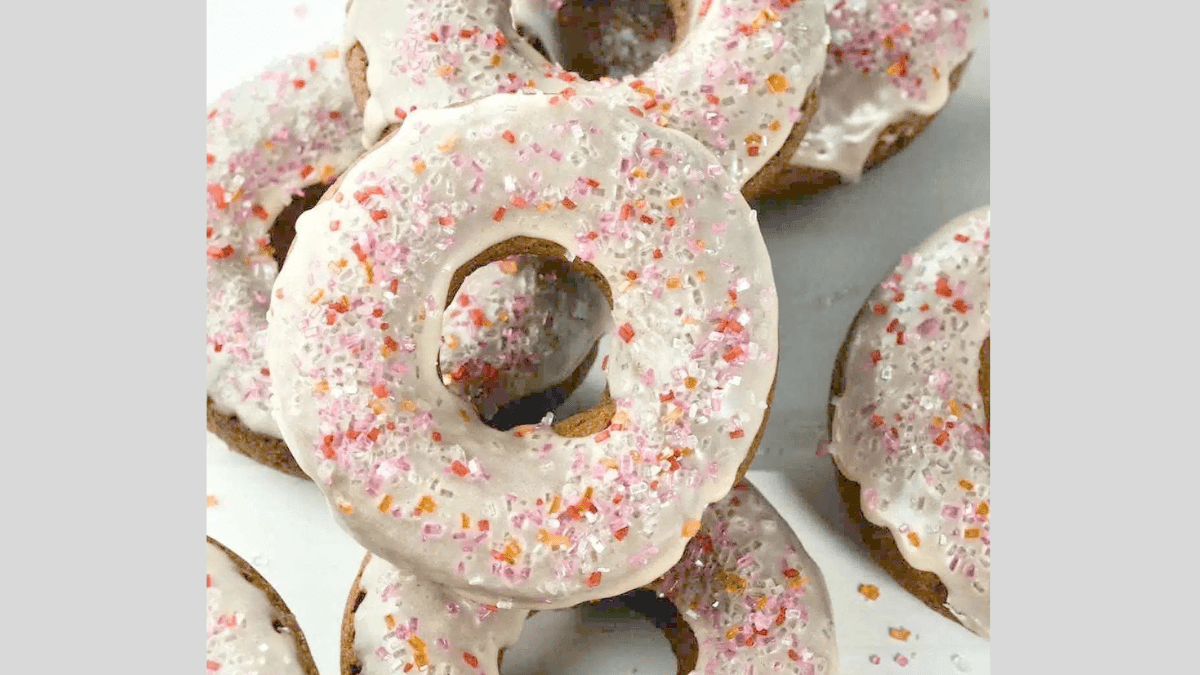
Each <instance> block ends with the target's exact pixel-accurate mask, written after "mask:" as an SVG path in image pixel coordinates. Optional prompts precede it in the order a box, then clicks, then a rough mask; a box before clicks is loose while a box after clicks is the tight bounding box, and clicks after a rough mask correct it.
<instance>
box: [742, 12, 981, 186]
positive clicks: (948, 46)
mask: <svg viewBox="0 0 1200 675" xmlns="http://www.w3.org/2000/svg"><path fill="white" fill-rule="evenodd" d="M826 4H827V5H828V8H829V9H828V13H827V18H828V22H829V27H830V29H831V30H832V32H833V35H832V42H831V43H830V45H829V58H828V59H827V60H826V62H825V73H824V74H823V75H822V76H821V84H820V87H819V88H818V89H817V94H818V96H819V98H820V101H821V105H820V108H819V109H818V110H817V112H816V114H815V115H814V116H813V119H812V122H811V123H810V124H809V126H808V130H807V132H806V133H805V135H804V138H803V140H801V141H800V144H799V147H798V148H796V150H795V151H794V152H793V153H792V155H791V159H790V160H789V161H788V163H787V166H786V168H785V169H784V170H783V171H782V172H781V173H780V174H779V175H778V177H777V178H776V179H775V180H774V181H773V183H772V185H771V186H770V187H769V188H765V191H772V192H792V193H795V194H812V193H815V192H817V191H820V190H822V189H826V188H829V187H832V186H835V185H839V184H842V183H853V182H857V181H858V180H859V179H860V178H861V176H862V173H863V172H864V171H866V170H868V169H871V168H873V167H875V166H878V165H879V164H880V163H882V162H883V161H884V160H886V159H888V158H890V157H892V156H893V155H895V154H896V153H898V152H899V151H900V150H902V149H904V148H905V147H906V146H907V145H908V144H909V143H910V142H911V141H912V140H913V139H914V138H916V137H917V135H919V134H920V133H921V132H922V131H924V129H925V127H926V126H927V125H928V124H929V123H930V122H931V121H932V120H933V118H934V117H936V116H937V114H938V112H940V111H941V110H942V108H944V107H945V105H946V103H947V102H948V101H949V99H950V95H951V93H953V92H954V90H955V89H956V88H957V87H958V83H959V81H960V80H961V79H962V75H963V72H964V70H965V69H966V66H967V63H968V62H969V60H970V58H971V55H972V54H973V53H974V50H975V47H976V45H978V44H979V42H980V40H981V39H982V38H983V35H984V31H985V30H986V26H987V23H986V22H987V18H988V9H987V3H986V2H985V1H984V0H826Z"/></svg>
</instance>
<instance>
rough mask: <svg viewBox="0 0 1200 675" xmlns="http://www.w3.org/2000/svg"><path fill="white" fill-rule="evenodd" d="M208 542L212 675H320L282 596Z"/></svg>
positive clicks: (237, 559)
mask: <svg viewBox="0 0 1200 675" xmlns="http://www.w3.org/2000/svg"><path fill="white" fill-rule="evenodd" d="M206 539H207V541H208V550H207V564H206V570H207V577H208V579H207V585H208V588H207V591H206V600H205V605H206V608H207V617H208V618H207V627H208V639H207V647H206V649H205V651H206V655H207V661H208V664H207V666H208V669H207V672H208V673H209V675H318V674H317V666H316V665H315V664H314V663H313V659H312V654H310V653H309V651H308V642H307V641H306V640H305V639H304V633H303V632H301V630H300V626H299V624H297V623H296V617H295V616H294V615H293V614H292V612H291V610H289V609H288V607H287V604H285V603H284V602H283V598H280V597H279V593H277V592H276V591H275V589H274V588H273V587H272V586H271V584H269V583H267V580H266V579H264V578H263V577H262V575H261V574H259V573H258V571H257V570H255V569H254V568H253V567H252V566H251V565H250V563H248V562H246V561H245V560H243V559H242V558H241V557H240V556H238V555H237V554H236V553H234V552H233V551H230V550H229V549H227V548H225V546H223V545H222V544H221V543H220V542H218V541H217V540H215V539H213V538H212V537H206Z"/></svg>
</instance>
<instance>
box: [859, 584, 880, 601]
mask: <svg viewBox="0 0 1200 675" xmlns="http://www.w3.org/2000/svg"><path fill="white" fill-rule="evenodd" d="M858 592H859V593H860V594H862V596H863V597H864V598H866V599H868V600H878V599H879V587H878V586H875V585H873V584H859V585H858Z"/></svg>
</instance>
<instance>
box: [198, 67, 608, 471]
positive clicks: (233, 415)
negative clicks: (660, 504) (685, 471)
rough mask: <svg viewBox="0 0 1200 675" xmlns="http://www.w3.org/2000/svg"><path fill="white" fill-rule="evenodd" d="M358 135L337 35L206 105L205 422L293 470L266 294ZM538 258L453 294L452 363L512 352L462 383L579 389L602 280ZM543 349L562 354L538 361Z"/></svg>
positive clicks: (446, 361) (507, 389)
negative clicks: (487, 373) (274, 399)
mask: <svg viewBox="0 0 1200 675" xmlns="http://www.w3.org/2000/svg"><path fill="white" fill-rule="evenodd" d="M361 135H362V119H361V116H360V115H359V114H358V112H357V111H356V110H355V108H354V103H353V100H352V98H351V95H350V88H349V86H348V84H347V81H346V76H345V71H344V69H343V67H342V63H341V59H340V58H339V55H338V52H337V50H335V49H331V48H329V47H322V48H319V49H316V50H313V51H312V52H309V53H306V54H300V55H296V56H291V57H288V58H286V59H284V60H282V61H280V62H278V63H275V64H273V65H271V66H270V67H268V68H267V69H266V70H265V71H264V72H263V73H261V74H260V75H258V76H257V77H255V78H253V79H251V80H249V81H247V82H246V83H244V84H243V85H241V86H239V87H236V88H234V89H232V90H230V91H228V92H225V93H224V94H222V95H221V97H220V98H218V100H217V101H216V103H215V105H214V106H213V108H212V111H211V112H210V113H209V115H208V122H207V146H208V157H207V162H208V170H207V178H208V224H207V241H206V246H207V263H208V270H207V271H208V316H207V343H208V346H207V359H208V360H207V390H208V391H207V393H208V401H207V406H206V407H207V415H208V429H209V430H210V431H212V432H213V434H215V435H216V436H217V437H219V438H221V439H222V440H223V441H225V442H226V444H227V445H229V447H230V448H231V449H233V450H236V451H238V452H240V453H242V454H244V455H247V456H248V457H250V458H252V459H255V460H257V461H259V462H261V463H263V464H266V465H268V466H271V467H274V468H276V469H279V470H281V471H284V472H286V473H290V474H292V475H296V476H303V475H304V474H303V472H302V471H301V470H300V467H299V466H298V465H296V462H295V460H294V459H293V458H292V455H291V453H290V452H289V451H288V449H287V446H286V445H285V444H284V443H283V441H282V440H281V438H280V434H279V429H278V427H277V426H276V424H275V421H274V420H273V419H272V418H271V414H270V371H269V369H268V368H267V362H266V356H265V354H264V338H265V334H264V331H265V329H266V314H267V304H268V303H267V301H268V298H269V296H270V292H271V285H272V284H273V283H274V281H275V275H276V272H277V270H278V268H279V264H280V261H282V260H283V258H284V256H285V254H286V253H287V248H288V246H289V245H290V244H291V237H292V235H293V232H294V228H293V226H294V224H295V221H296V218H297V217H298V216H299V215H300V213H301V212H303V211H304V210H306V209H307V208H309V207H311V206H312V204H313V203H314V202H315V201H316V198H317V197H319V196H320V195H321V194H322V193H324V192H325V190H326V189H327V188H328V186H329V184H330V183H331V182H332V181H333V179H334V178H335V177H336V176H337V175H339V174H341V172H342V171H344V170H345V168H346V167H347V166H349V164H350V162H351V161H353V160H354V159H355V158H357V157H358V156H359V155H360V154H362V147H361V144H360V139H361ZM297 195H300V196H299V198H297V199H295V200H294V201H291V203H290V204H289V200H292V199H293V197H295V196H297ZM530 265H531V266H530V267H526V262H525V261H523V260H522V261H519V264H516V265H513V264H512V263H499V262H498V263H496V264H495V265H494V266H489V267H488V268H485V269H483V270H480V272H479V274H477V275H475V276H473V277H472V278H471V279H468V280H466V282H465V283H464V285H463V287H462V292H461V294H460V296H459V298H458V301H459V302H457V303H456V306H457V307H462V308H463V309H464V311H465V316H466V320H465V321H463V322H459V323H455V322H447V333H446V340H447V345H446V347H445V348H444V349H443V352H442V357H441V361H442V364H443V367H444V368H445V370H446V371H447V372H449V373H460V372H464V371H462V370H461V369H462V368H463V367H464V366H465V367H466V368H467V370H470V369H471V368H474V367H479V366H483V365H485V364H489V363H490V364H492V365H497V366H503V368H502V371H501V372H502V373H504V377H503V378H500V379H497V378H492V379H490V380H487V381H486V386H487V390H486V392H480V391H479V388H476V390H471V391H468V390H467V387H466V384H467V383H466V382H465V381H464V380H461V379H460V380H459V381H458V382H456V383H455V386H457V387H458V388H459V391H460V392H461V393H462V395H464V396H468V397H471V396H473V395H476V394H478V395H483V396H484V397H485V398H486V404H487V405H488V406H490V408H498V407H500V406H503V405H504V404H506V403H507V402H508V401H509V400H510V399H513V398H517V399H519V398H521V397H525V396H528V395H531V394H535V393H537V392H541V391H543V390H545V389H548V388H550V387H558V388H559V392H558V395H559V397H560V398H561V397H562V396H564V395H565V394H567V393H570V390H571V389H572V388H573V387H574V385H575V384H576V383H577V382H578V380H579V379H580V375H581V374H584V373H586V368H587V366H588V365H590V363H591V361H590V359H589V350H593V348H594V346H595V342H596V339H595V338H596V336H597V335H598V333H599V331H602V330H603V326H602V325H599V323H598V322H599V318H598V317H600V316H601V315H602V312H601V308H602V306H601V303H600V300H599V299H598V297H599V289H598V288H596V287H595V286H594V285H592V284H590V283H588V282H587V280H586V278H584V277H581V276H579V275H565V274H560V275H559V277H558V278H555V279H553V280H551V279H549V277H548V276H547V274H548V273H549V272H547V271H543V270H542V268H541V266H532V263H530ZM501 267H503V271H502V270H501ZM539 277H540V278H541V280H542V281H543V283H542V284H541V286H540V287H538V291H537V293H536V294H534V293H533V292H532V291H531V289H530V286H531V284H532V281H533V280H534V279H536V278H539ZM467 299H470V301H469V302H467ZM568 310H569V311H570V312H571V313H568ZM555 321H557V322H558V323H557V324H555ZM496 332H502V333H503V334H502V335H501V336H499V337H502V338H503V339H497V338H496V336H495V335H494V334H495V333H496ZM589 338H591V342H588V339H589ZM548 349H553V350H555V351H554V357H555V359H554V361H553V362H551V363H541V362H539V360H538V359H537V358H536V355H537V354H540V353H541V352H543V351H545V350H548ZM498 350H502V351H498ZM530 355H534V356H530ZM573 370H576V371H577V372H576V373H574V374H572V371H573ZM480 387H483V384H480ZM492 413H494V410H492ZM492 413H489V414H492Z"/></svg>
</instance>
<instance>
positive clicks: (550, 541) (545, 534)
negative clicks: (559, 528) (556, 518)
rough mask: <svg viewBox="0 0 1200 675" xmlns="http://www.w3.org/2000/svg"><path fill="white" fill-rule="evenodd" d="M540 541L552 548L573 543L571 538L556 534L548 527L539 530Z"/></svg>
mask: <svg viewBox="0 0 1200 675" xmlns="http://www.w3.org/2000/svg"><path fill="white" fill-rule="evenodd" d="M538 541H540V542H542V543H543V544H545V545H547V546H549V547H550V548H557V547H559V546H570V545H571V540H570V539H568V538H566V537H564V536H563V535H561V534H554V533H553V532H551V531H549V530H547V529H544V528H543V529H540V530H538Z"/></svg>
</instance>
